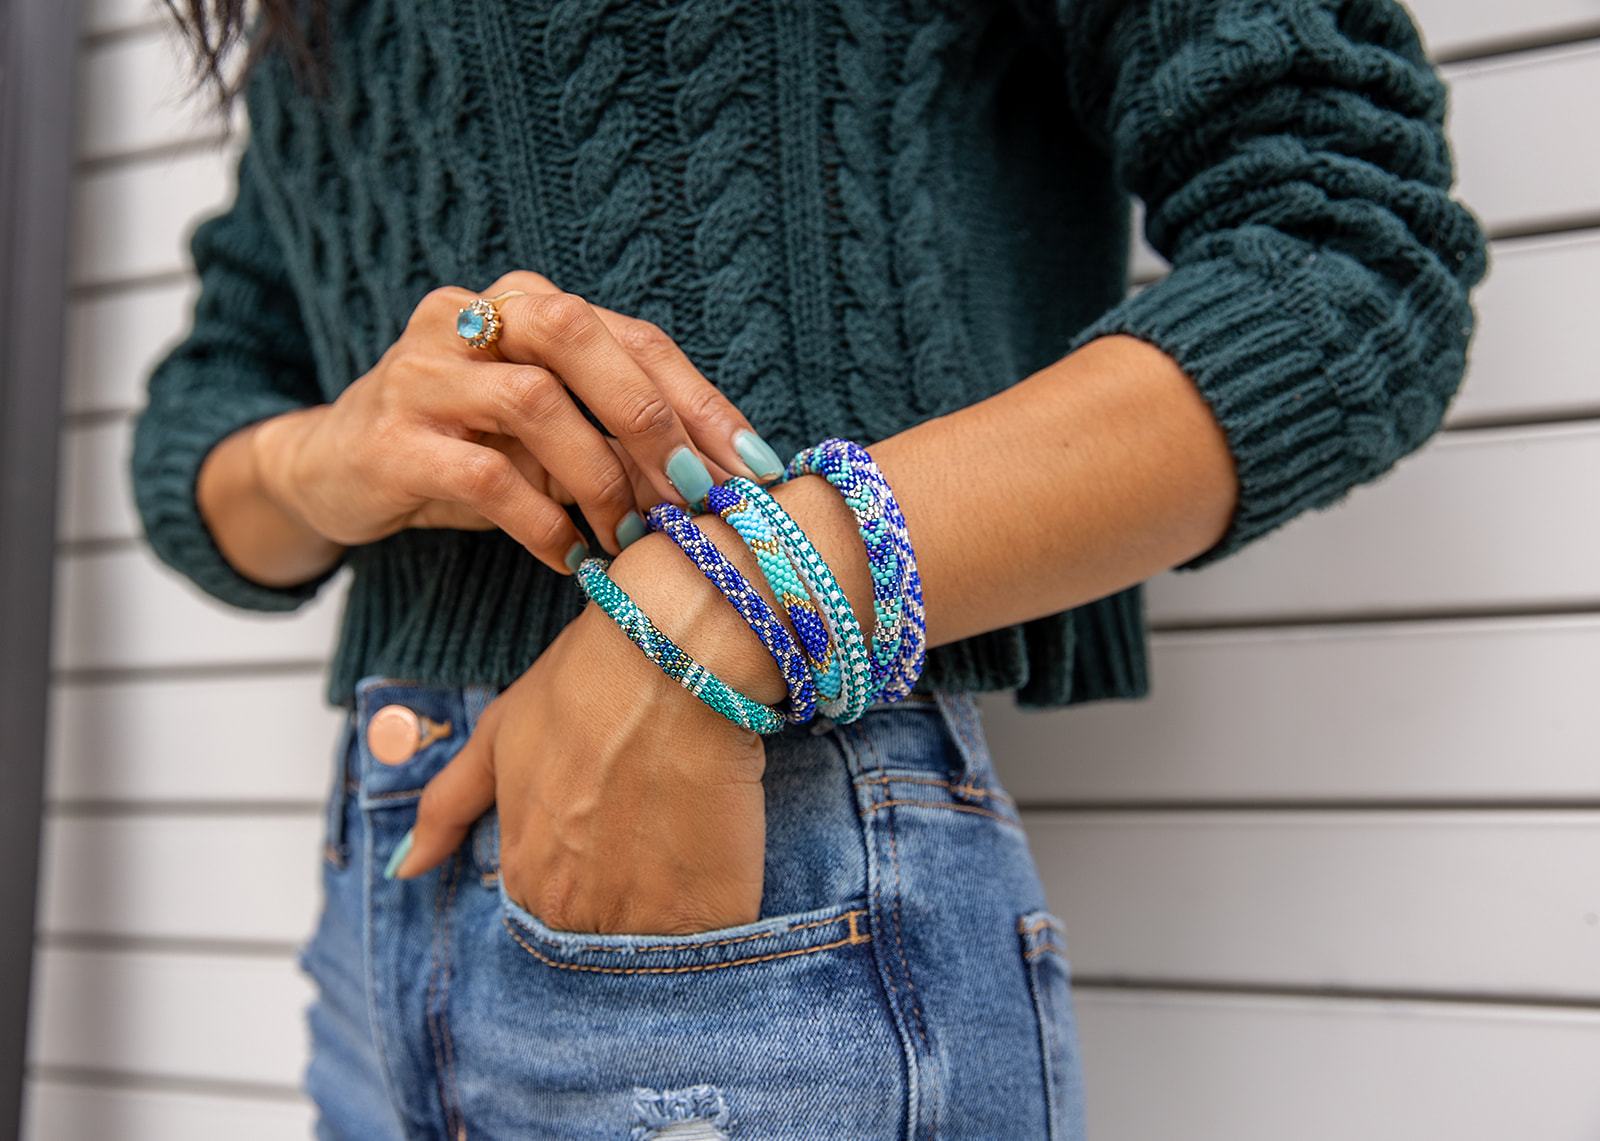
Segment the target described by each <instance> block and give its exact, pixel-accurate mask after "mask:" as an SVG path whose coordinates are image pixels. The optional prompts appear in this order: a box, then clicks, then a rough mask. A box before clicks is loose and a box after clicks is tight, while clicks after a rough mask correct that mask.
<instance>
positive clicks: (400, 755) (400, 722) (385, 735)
mask: <svg viewBox="0 0 1600 1141" xmlns="http://www.w3.org/2000/svg"><path fill="white" fill-rule="evenodd" d="M421 741H422V723H421V721H420V720H418V718H417V715H416V713H415V712H414V711H413V710H411V709H407V708H406V707H405V706H404V705H385V706H384V707H383V708H382V709H380V710H378V711H377V712H376V713H374V714H373V715H372V720H370V721H368V722H367V748H368V749H370V750H372V755H373V756H374V757H376V758H378V760H380V761H382V762H383V763H384V764H386V765H403V764H405V763H406V762H407V761H409V760H410V759H411V757H412V754H414V753H415V752H416V751H417V746H418V745H419V744H420V743H421Z"/></svg>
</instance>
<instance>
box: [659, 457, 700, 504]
mask: <svg viewBox="0 0 1600 1141" xmlns="http://www.w3.org/2000/svg"><path fill="white" fill-rule="evenodd" d="M667 478H668V479H670V480H671V481H672V486H673V487H676V488H677V489H678V494H679V495H681V496H683V501H684V502H685V503H687V504H690V505H691V506H692V505H694V504H695V503H698V502H699V501H700V500H702V499H704V498H705V497H706V492H708V491H710V490H711V473H710V472H709V471H707V470H706V465H705V464H704V463H702V462H701V460H700V457H699V456H697V455H695V454H694V453H693V452H691V451H690V450H689V449H688V448H679V449H678V450H677V451H675V452H673V453H672V455H671V457H670V458H668V460H667Z"/></svg>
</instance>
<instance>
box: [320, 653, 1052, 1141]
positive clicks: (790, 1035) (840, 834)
mask: <svg viewBox="0 0 1600 1141" xmlns="http://www.w3.org/2000/svg"><path fill="white" fill-rule="evenodd" d="M357 694H358V700H357V705H356V708H355V710H354V712H353V714H352V715H351V717H350V719H349V720H348V722H347V724H346V726H345V729H344V732H343V735H342V740H341V742H340V746H339V749H338V764H337V766H336V770H337V771H336V775H335V780H334V783H333V793H332V796H331V798H330V801H329V806H328V818H327V829H328V836H327V850H326V860H325V867H324V887H325V896H326V898H325V906H324V910H323V914H322V917H321V921H320V923H319V926H318V929H317V931H316V934H315V935H314V936H313V938H312V939H311V940H310V942H309V943H308V944H307V945H306V947H305V949H304V951H303V953H302V956H301V962H302V966H303V967H304V969H305V970H306V971H307V972H308V973H309V974H310V975H311V977H312V978H313V979H314V980H315V982H316V984H317V987H318V992H319V993H318V998H317V1000H316V1002H315V1003H314V1005H313V1006H312V1008H311V1011H310V1026H311V1037H312V1045H313V1049H312V1057H311V1062H310V1066H309V1068H308V1070H307V1074H306V1084H307V1088H308V1091H309V1093H310V1095H311V1097H312V1098H313V1099H314V1100H315V1101H316V1103H317V1105H318V1107H319V1109H320V1122H319V1127H318V1132H319V1136H321V1137H323V1138H340V1139H359V1141H389V1139H394V1138H413V1139H418V1138H431V1139H441V1141H461V1139H463V1138H472V1139H474V1141H477V1139H502V1138H506V1139H509V1138H517V1139H523V1138H560V1139H569V1138H570V1139H580V1138H581V1139H589V1138H594V1139H596V1141H599V1139H601V1138H604V1139H606V1141H616V1139H618V1138H632V1139H634V1141H654V1139H657V1138H659V1139H661V1141H707V1139H713V1138H732V1139H735V1141H739V1139H749V1141H758V1139H759V1141H789V1139H794V1141H876V1139H879V1138H883V1139H889V1138H903V1139H906V1141H913V1139H921V1138H963V1139H964V1138H994V1139H996V1141H1001V1139H1004V1141H1014V1139H1021V1138H1048V1139H1051V1141H1076V1139H1078V1138H1080V1137H1081V1136H1082V1129H1083V1127H1082V1100H1083V1099H1082V1084H1081V1078H1080V1070H1079V1060H1078V1050H1077V1043H1076V1035H1075V1029H1074V1025H1073V1014H1072V1005H1071V999H1070V993H1069V983H1068V969H1067V961H1066V958H1065V948H1064V945H1063V942H1062V933H1061V927H1060V924H1059V923H1058V922H1057V920H1056V919H1055V918H1054V917H1052V916H1051V915H1050V914H1049V912H1048V911H1046V910H1045V906H1044V899H1043V892H1042V890H1041V887H1040V884H1039V878H1038V875H1037V872H1036V871H1035V869H1034V865H1033V861H1032V858H1031V857H1030V855H1029V853H1028V847H1027V843H1026V841H1025V839H1024V838H1023V834H1022V830H1021V828H1020V827H1018V823H1017V814H1016V810H1015V808H1014V807H1013V805H1012V803H1011V801H1010V799H1009V798H1008V797H1007V796H1006V795H1005V793H1004V791H1003V790H1002V789H1001V788H1000V786H999V784H998V783H997V781H996V780H995V776H994V773H993V771H992V768H991V764H990V757H989V753H988V749H987V746H986V744H985V741H984V738H983V733H982V729H981V727H980V725H979V723H978V719H977V709H976V706H975V704H974V703H973V701H972V699H971V698H970V697H967V696H965V695H956V694H940V695H938V697H937V698H936V699H934V698H926V699H920V700H919V699H917V698H914V699H913V700H911V701H908V702H904V703H901V704H899V705H895V706H885V707H878V708H874V709H873V710H871V711H869V712H868V713H867V714H866V715H865V716H864V717H862V718H861V719H860V720H859V721H856V722H854V723H853V724H849V725H843V726H834V725H832V724H831V723H829V722H827V721H819V722H817V723H815V724H813V725H810V726H803V727H791V728H789V729H788V730H786V731H785V732H783V733H781V734H779V735H776V736H774V737H771V738H768V742H767V744H768V764H767V776H766V781H765V784H766V799H767V857H766V879H765V891H764V895H763V899H762V908H761V913H762V917H761V918H760V919H758V920H757V921H756V922H754V923H749V924H745V925H742V926H739V927H733V928H727V929H724V930H719V931H710V932H706V933H704V934H696V935H681V936H675V935H668V936H662V935H597V934H585V933H574V932H567V931H555V930H551V929H550V928H548V927H546V926H545V925H544V924H542V923H540V922H539V920H538V919H537V918H535V917H534V916H533V915H531V914H529V913H528V912H527V911H525V910H524V909H523V908H521V907H519V906H518V905H517V903H516V901H515V900H513V899H511V898H509V897H508V896H507V895H506V893H505V891H504V890H503V888H502V886H501V881H500V877H499V875H498V855H499V843H498V822H497V820H496V817H495V815H494V814H493V813H492V812H491V813H490V814H489V815H487V816H485V817H484V818H483V819H482V820H481V821H480V822H479V823H478V825H477V826H476V827H475V828H474V830H473V832H472V833H471V835H470V836H469V837H468V839H467V841H466V842H465V843H464V844H463V845H462V847H461V850H460V851H459V852H458V853H457V854H456V856H455V857H454V858H452V859H451V860H450V861H449V862H448V863H446V864H445V865H443V866H442V867H441V868H439V869H438V870H436V871H434V872H432V873H430V874H429V875H427V876H425V877H422V878H420V879H417V880H412V881H410V882H403V881H399V880H396V881H389V880H385V879H384V878H383V875H382V868H383V866H384V864H385V862H386V861H387V860H388V857H389V854H390V852H391V851H393V849H394V846H395V844H396V843H397V842H398V841H399V839H400V837H401V836H402V835H403V834H404V833H405V831H406V829H408V828H409V827H410V826H411V824H412V820H413V818H414V815H415V811H416V803H417V797H418V794H419V792H420V790H421V788H422V786H423V785H424V784H425V783H426V782H427V780H428V779H429V778H430V777H432V776H433V775H434V774H435V773H436V772H438V771H439V769H440V768H441V767H442V766H443V765H444V764H445V762H447V761H448V760H449V759H450V758H451V757H452V756H453V755H454V754H455V752H456V751H457V750H458V749H459V748H460V747H461V745H462V744H463V743H464V742H465V741H466V739H467V737H468V736H469V735H470V733H471V731H472V728H473V725H474V724H475V723H476V721H477V719H478V717H479V715H480V714H481V713H482V711H483V708H484V706H485V705H486V704H487V703H488V702H489V700H490V699H491V698H492V697H493V696H494V693H493V691H492V690H490V689H487V688H484V687H467V688H464V689H460V688H446V687H437V686H424V685H417V684H411V683H406V682H400V681H394V680H390V679H384V678H376V677H372V678H366V679H363V680H362V682H361V684H360V686H359V687H358V691H357ZM394 704H397V705H400V706H403V707H404V708H405V709H408V710H410V711H412V712H414V713H415V714H416V715H417V717H418V718H419V719H420V724H421V725H423V726H425V727H426V732H425V733H424V735H423V737H422V740H423V742H424V744H423V745H422V747H421V748H420V749H419V750H418V751H416V752H415V753H414V755H412V756H411V757H410V758H409V759H407V760H403V761H401V762H400V763H393V764H385V763H382V762H380V761H379V760H378V759H377V758H376V757H374V755H373V754H372V751H371V749H370V748H369V746H368V743H367V734H366V726H367V722H368V720H369V719H370V718H371V716H372V714H373V713H374V712H376V711H377V710H378V709H380V708H383V707H385V706H388V705H394ZM690 747H692V746H690Z"/></svg>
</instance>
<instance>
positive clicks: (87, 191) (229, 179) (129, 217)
mask: <svg viewBox="0 0 1600 1141" xmlns="http://www.w3.org/2000/svg"><path fill="white" fill-rule="evenodd" d="M233 164H234V159H233V156H232V153H231V152H230V151H228V150H226V149H223V148H218V149H217V150H215V151H203V152H200V153H197V154H184V155H181V156H175V157H162V158H154V159H150V160H149V161H146V162H139V163H132V164H129V165H127V166H118V167H114V168H111V169H108V170H99V171H95V172H93V173H91V174H87V175H84V176H83V178H82V179H81V180H80V181H79V183H78V193H77V201H76V202H75V203H74V207H73V209H74V218H73V230H72V232H73V255H72V281H73V284H74V285H76V286H79V287H83V286H91V285H93V286H102V285H105V284H107V283H108V282H119V281H125V280H128V279H130V278H144V277H153V276H157V275H161V274H174V275H176V274H180V273H185V272H188V271H189V270H190V269H191V268H192V267H191V264H190V260H189V235H190V233H191V232H192V231H193V229H194V226H195V222H196V219H197V218H199V217H200V216H203V215H206V214H210V213H212V212H214V211H217V210H220V209H222V208H223V207H224V206H226V205H227V204H228V203H230V202H231V201H232V200H233V189H234V186H233Z"/></svg>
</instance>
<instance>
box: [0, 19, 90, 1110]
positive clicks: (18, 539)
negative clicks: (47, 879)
mask: <svg viewBox="0 0 1600 1141" xmlns="http://www.w3.org/2000/svg"><path fill="white" fill-rule="evenodd" d="M78 21H79V5H78V3H77V0H7V2H6V3H4V4H0V916H5V917H6V921H5V922H4V923H0V1136H5V1135H11V1136H15V1135H17V1133H19V1132H20V1128H21V1124H20V1123H21V1117H22V1085H23V1073H24V1068H25V1065H26V1057H27V1054H26V1051H27V1021H28V988H29V984H30V979H31V973H32V962H33V923H32V921H31V920H32V917H33V914H34V908H35V904H36V892H37V886H36V880H37V877H38V867H39V820H40V810H41V805H42V802H43V790H44V762H45V733H46V714H47V710H48V707H49V705H48V703H49V695H50V608H51V603H52V589H51V587H52V580H53V572H54V563H55V514H56V453H57V438H58V434H59V430H60V421H61V385H62V371H63V364H62V362H63V350H64V340H65V336H64V323H65V313H66V295H67V241H68V238H67V234H68V227H69V224H70V208H69V204H70V202H71V200H72V173H73V142H74V138H75V135H76V132H75V130H74V120H73V107H74V102H75V99H74V95H75V91H74V89H75V87H76V82H75V81H76V75H77V67H76V63H77V47H78V44H77V41H78V27H79V23H78ZM13 1123H16V1124H15V1125H14V1126H13Z"/></svg>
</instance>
